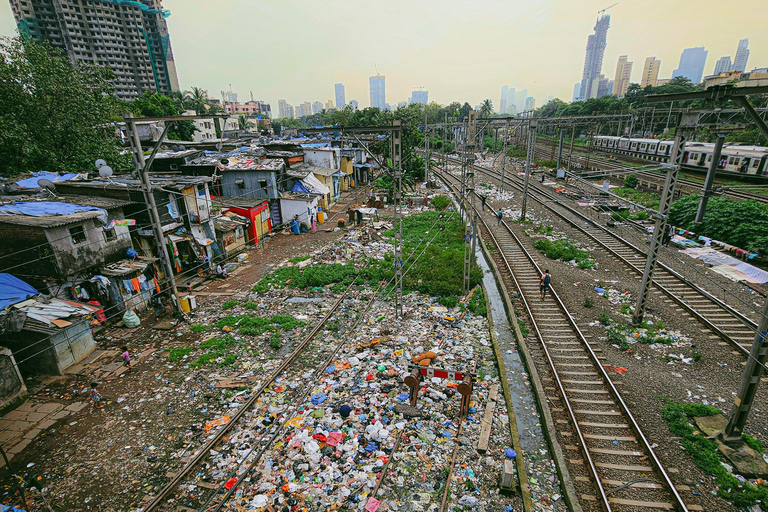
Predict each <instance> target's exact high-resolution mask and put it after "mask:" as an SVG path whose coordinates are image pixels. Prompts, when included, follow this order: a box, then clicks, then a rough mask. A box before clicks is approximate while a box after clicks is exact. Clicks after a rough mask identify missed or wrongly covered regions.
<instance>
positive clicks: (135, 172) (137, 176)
mask: <svg viewBox="0 0 768 512" xmlns="http://www.w3.org/2000/svg"><path fill="white" fill-rule="evenodd" d="M131 178H133V179H135V180H137V179H139V171H131Z"/></svg>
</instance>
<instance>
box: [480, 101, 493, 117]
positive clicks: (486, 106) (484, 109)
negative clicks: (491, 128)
mask: <svg viewBox="0 0 768 512" xmlns="http://www.w3.org/2000/svg"><path fill="white" fill-rule="evenodd" d="M491 114H493V102H492V101H491V100H489V99H486V100H483V104H482V105H480V117H490V116H491Z"/></svg>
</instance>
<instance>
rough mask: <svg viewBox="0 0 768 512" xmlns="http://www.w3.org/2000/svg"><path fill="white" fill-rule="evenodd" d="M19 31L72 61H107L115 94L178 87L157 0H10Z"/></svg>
mask: <svg viewBox="0 0 768 512" xmlns="http://www.w3.org/2000/svg"><path fill="white" fill-rule="evenodd" d="M11 10H12V11H13V15H14V17H15V18H16V25H17V27H18V29H19V33H20V34H22V35H26V36H29V37H32V38H33V39H36V40H40V41H42V40H46V41H48V42H49V43H50V44H51V46H54V47H56V48H61V50H62V52H63V53H64V54H66V56H67V57H69V60H70V62H72V64H77V63H79V62H82V63H85V64H94V65H97V66H109V67H110V68H112V71H114V73H115V78H114V80H113V81H112V83H113V84H114V87H115V95H116V96H117V97H119V98H121V99H124V100H132V99H135V98H137V97H138V96H140V95H141V94H143V93H144V91H158V92H160V93H162V94H170V93H171V92H175V91H178V90H179V79H178V77H177V76H176V64H175V63H174V61H173V52H172V51H171V40H170V36H169V34H168V25H167V23H166V22H165V18H166V17H167V16H169V15H170V12H169V11H167V10H163V7H162V5H161V3H160V0H141V1H133V2H127V1H126V2H123V1H121V2H117V1H99V0H56V1H52V0H11Z"/></svg>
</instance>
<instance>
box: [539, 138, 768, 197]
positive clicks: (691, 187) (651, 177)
mask: <svg viewBox="0 0 768 512" xmlns="http://www.w3.org/2000/svg"><path fill="white" fill-rule="evenodd" d="M536 151H537V152H538V151H541V152H542V153H543V154H544V156H545V157H546V158H548V159H552V160H554V159H556V158H557V150H556V149H553V148H552V146H551V145H550V144H547V143H546V142H538V143H537V147H536ZM579 153H581V154H579ZM584 153H585V150H584V149H581V148H576V147H574V154H573V162H574V163H580V164H582V165H585V166H586V165H587V163H589V167H590V168H597V169H602V170H606V171H608V172H611V171H617V170H621V171H623V172H626V170H627V166H626V164H625V163H622V162H632V163H643V164H646V165H648V163H649V162H647V161H645V160H638V159H631V158H626V157H617V161H612V162H607V161H605V160H602V159H595V158H590V159H588V158H587V157H586V156H585V155H584ZM600 154H602V153H598V155H600ZM683 172H685V169H683ZM635 174H637V175H638V177H640V178H645V179H647V180H648V181H652V182H654V183H655V184H657V186H658V187H662V186H663V185H664V175H663V174H661V173H657V172H653V171H647V170H642V169H638V170H637V171H636V173H635ZM717 183H718V180H717V179H715V185H716V186H717ZM677 184H678V187H680V189H681V190H686V192H687V193H693V194H700V193H701V191H702V188H703V187H704V184H703V182H699V181H695V180H688V179H685V178H678V180H677ZM723 195H724V196H725V197H728V198H730V199H738V200H747V199H754V200H756V201H759V202H761V203H768V196H766V195H763V194H754V193H750V192H744V191H740V190H728V189H727V188H726V190H725V191H724V192H723Z"/></svg>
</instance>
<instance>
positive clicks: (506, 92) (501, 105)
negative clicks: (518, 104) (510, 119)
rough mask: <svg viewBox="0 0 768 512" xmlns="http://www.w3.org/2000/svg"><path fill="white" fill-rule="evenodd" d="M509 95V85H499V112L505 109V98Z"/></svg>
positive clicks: (501, 112)
mask: <svg viewBox="0 0 768 512" xmlns="http://www.w3.org/2000/svg"><path fill="white" fill-rule="evenodd" d="M508 97H509V86H508V85H502V86H501V99H500V100H499V110H498V111H499V114H503V113H504V112H506V111H507V98H508Z"/></svg>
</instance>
